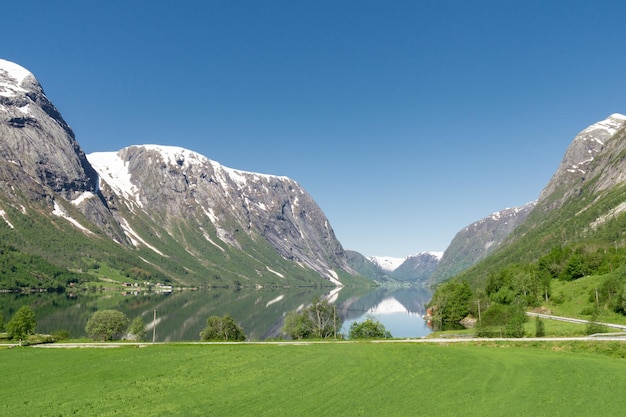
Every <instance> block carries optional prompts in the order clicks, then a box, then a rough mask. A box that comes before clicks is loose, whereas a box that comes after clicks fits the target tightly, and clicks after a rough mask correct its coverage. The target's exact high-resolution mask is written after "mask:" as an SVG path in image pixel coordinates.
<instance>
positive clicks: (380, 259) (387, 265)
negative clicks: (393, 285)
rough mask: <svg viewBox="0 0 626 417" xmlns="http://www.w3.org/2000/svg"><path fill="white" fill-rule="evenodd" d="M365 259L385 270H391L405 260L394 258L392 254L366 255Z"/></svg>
mask: <svg viewBox="0 0 626 417" xmlns="http://www.w3.org/2000/svg"><path fill="white" fill-rule="evenodd" d="M367 259H368V260H369V261H370V262H372V263H373V264H375V265H378V266H379V267H380V268H381V269H382V270H383V271H387V272H393V271H394V270H395V269H396V268H398V267H399V266H400V265H402V263H403V262H404V261H405V260H406V258H394V257H392V256H368V257H367Z"/></svg>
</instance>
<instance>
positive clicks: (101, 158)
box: [87, 152, 142, 207]
mask: <svg viewBox="0 0 626 417" xmlns="http://www.w3.org/2000/svg"><path fill="white" fill-rule="evenodd" d="M87 160H88V161H89V163H90V164H91V165H92V166H93V167H94V168H95V170H96V171H97V172H98V175H100V180H104V182H106V183H107V184H108V185H109V186H110V187H111V188H113V190H114V191H115V192H116V193H117V194H121V195H123V196H124V197H126V198H127V199H128V200H130V201H133V202H135V203H136V204H137V205H138V206H139V207H142V204H141V200H140V199H139V198H138V194H139V190H138V189H137V187H136V186H135V185H134V184H133V183H132V181H131V175H130V172H129V171H128V164H127V163H126V162H125V161H124V160H123V159H122V158H121V157H120V155H119V153H117V152H93V153H90V154H89V155H87Z"/></svg>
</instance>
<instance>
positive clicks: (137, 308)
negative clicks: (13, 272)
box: [0, 287, 432, 342]
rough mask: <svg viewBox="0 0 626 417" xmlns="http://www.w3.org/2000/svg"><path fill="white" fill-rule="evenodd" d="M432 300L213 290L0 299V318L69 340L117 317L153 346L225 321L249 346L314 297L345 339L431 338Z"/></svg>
mask: <svg viewBox="0 0 626 417" xmlns="http://www.w3.org/2000/svg"><path fill="white" fill-rule="evenodd" d="M431 295H432V292H431V290H430V289H427V288H423V287H412V288H393V289H391V288H376V289H363V288H342V289H340V290H339V289H330V288H326V289H324V288H317V289H314V288H295V289H294V288H274V289H260V290H254V289H240V290H235V289H212V290H203V291H181V292H173V293H170V294H154V293H146V294H141V293H139V294H123V293H122V292H105V293H95V294H94V293H75V294H71V293H65V294H28V295H22V294H0V310H1V311H2V313H3V316H4V319H5V322H7V321H8V320H9V319H10V318H11V316H12V315H13V313H15V311H17V310H18V309H19V308H20V307H21V306H22V305H29V306H31V307H32V308H33V310H34V311H35V317H36V320H37V332H39V333H55V332H57V331H60V330H66V331H68V332H69V333H70V335H71V337H72V338H78V337H83V336H85V331H84V329H85V324H86V323H87V320H89V318H90V317H91V315H92V314H93V313H94V312H95V311H97V310H103V309H116V310H120V311H123V312H124V313H125V314H126V315H127V316H128V317H129V318H130V319H131V320H132V319H134V318H135V317H137V316H140V317H142V319H143V321H144V323H146V325H147V328H148V336H147V338H148V339H149V340H152V336H153V334H154V336H155V340H156V341H158V342H175V341H191V340H199V334H200V331H201V330H202V329H203V328H204V327H205V326H206V319H207V318H208V317H209V316H211V315H220V316H221V315H224V314H230V315H231V316H232V317H233V318H234V319H235V321H236V322H237V323H239V324H240V325H241V326H242V327H243V329H244V332H245V333H246V335H247V336H248V339H250V340H266V339H272V338H280V337H282V333H281V328H282V325H283V319H284V317H285V316H286V315H287V314H288V313H289V312H291V311H293V310H296V309H298V308H300V307H303V306H306V305H308V304H310V303H311V301H312V300H313V298H314V297H316V296H317V297H324V298H326V299H328V300H329V301H330V302H332V303H333V305H335V306H336V307H337V314H338V315H339V316H340V317H341V319H342V320H343V321H344V326H343V328H342V333H344V334H347V333H348V331H349V327H350V324H351V323H352V322H354V321H359V322H360V321H363V320H365V319H366V318H367V316H368V315H372V316H374V317H376V318H377V319H378V320H379V321H380V322H381V323H383V324H384V325H385V327H386V328H387V330H389V331H390V332H391V334H392V336H393V337H401V338H405V337H422V336H425V335H427V334H429V333H430V332H431V330H430V329H429V328H428V327H427V326H426V324H425V322H424V320H423V319H422V316H423V314H424V313H425V308H424V305H425V304H426V303H427V302H428V301H429V300H430V297H431ZM155 311H156V313H155ZM155 315H156V320H155Z"/></svg>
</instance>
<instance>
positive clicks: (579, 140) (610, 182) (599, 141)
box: [539, 114, 626, 209]
mask: <svg viewBox="0 0 626 417" xmlns="http://www.w3.org/2000/svg"><path fill="white" fill-rule="evenodd" d="M624 125H626V116H623V115H621V114H613V115H611V116H609V117H608V118H606V119H605V120H602V121H600V122H597V123H594V124H592V125H591V126H589V127H587V128H586V129H584V130H583V131H582V132H580V133H579V134H578V135H577V136H576V137H575V138H574V140H573V141H572V143H571V144H570V146H569V147H568V148H567V151H566V152H565V155H564V156H563V160H562V161H561V164H560V165H559V167H558V169H557V170H556V172H555V173H554V175H553V176H552V178H551V179H550V181H549V182H548V185H546V187H545V188H544V189H543V191H542V192H541V195H540V196H539V203H540V204H539V205H540V206H543V207H544V208H546V209H556V208H559V207H561V206H562V205H563V203H564V202H565V201H566V200H567V199H568V198H570V197H571V196H575V195H576V194H577V193H579V192H580V190H581V187H582V186H583V185H584V184H585V182H586V181H589V180H590V179H591V178H594V177H597V176H598V175H599V174H602V175H601V176H602V178H600V179H599V181H598V184H597V186H596V190H598V191H599V190H603V189H607V188H610V187H612V186H614V185H615V184H618V183H620V182H623V181H624V180H626V173H625V172H624V169H623V165H622V164H621V162H622V161H621V159H620V160H616V161H614V162H613V163H612V164H611V165H610V166H604V164H599V162H598V158H599V157H602V156H603V155H607V154H613V155H619V152H620V151H621V148H623V147H624V144H623V143H622V142H621V141H619V140H611V139H612V138H613V137H615V136H616V135H617V133H618V132H620V131H621V130H622V129H623V128H624Z"/></svg>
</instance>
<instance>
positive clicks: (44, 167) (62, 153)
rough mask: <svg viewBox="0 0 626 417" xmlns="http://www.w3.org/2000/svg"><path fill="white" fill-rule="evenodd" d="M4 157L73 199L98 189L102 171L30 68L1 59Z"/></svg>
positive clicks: (0, 149) (0, 121) (1, 151)
mask: <svg viewBox="0 0 626 417" xmlns="http://www.w3.org/2000/svg"><path fill="white" fill-rule="evenodd" d="M0 136H1V137H2V141H1V142H0V157H1V159H2V160H5V161H10V162H11V163H13V164H15V165H17V166H19V167H20V168H21V169H22V170H24V171H25V172H26V173H27V174H28V175H30V177H31V178H32V179H33V180H36V181H37V182H40V183H42V184H45V185H46V186H49V187H50V188H51V189H52V190H53V191H55V192H57V193H60V194H61V195H63V196H64V197H65V198H66V199H68V200H72V199H74V198H76V197H78V196H79V195H80V194H82V192H84V191H91V192H95V190H96V185H97V175H96V173H95V171H94V170H93V168H92V167H91V165H89V163H88V162H87V159H86V157H85V154H84V153H83V152H82V150H81V148H80V146H79V145H78V143H77V142H76V140H75V138H74V133H73V132H72V130H71V128H70V127H69V125H68V124H67V123H66V122H65V120H63V118H62V117H61V114H60V113H59V111H58V110H57V109H56V107H54V105H53V104H52V103H51V102H50V101H49V100H48V98H47V97H46V95H45V93H44V91H43V89H42V87H41V85H40V84H39V82H38V81H37V80H36V78H35V77H34V76H33V74H32V73H30V72H29V71H28V70H26V69H25V68H23V67H21V66H19V65H17V64H14V63H12V62H9V61H6V60H0Z"/></svg>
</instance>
